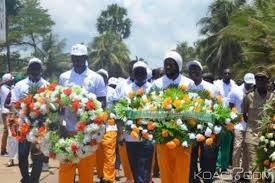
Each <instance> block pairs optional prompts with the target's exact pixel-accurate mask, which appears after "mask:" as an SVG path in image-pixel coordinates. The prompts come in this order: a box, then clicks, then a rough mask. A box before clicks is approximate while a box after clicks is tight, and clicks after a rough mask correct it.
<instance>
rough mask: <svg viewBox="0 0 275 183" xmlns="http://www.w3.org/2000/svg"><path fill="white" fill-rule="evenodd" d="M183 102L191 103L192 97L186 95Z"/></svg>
mask: <svg viewBox="0 0 275 183" xmlns="http://www.w3.org/2000/svg"><path fill="white" fill-rule="evenodd" d="M182 100H183V101H184V102H186V103H188V102H190V97H189V96H188V95H184V96H183V98H182Z"/></svg>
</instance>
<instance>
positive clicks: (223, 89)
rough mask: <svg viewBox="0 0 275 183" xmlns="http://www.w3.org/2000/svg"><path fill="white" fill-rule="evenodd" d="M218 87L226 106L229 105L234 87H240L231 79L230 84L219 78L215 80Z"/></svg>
mask: <svg viewBox="0 0 275 183" xmlns="http://www.w3.org/2000/svg"><path fill="white" fill-rule="evenodd" d="M214 85H215V87H216V89H217V94H218V95H221V96H222V98H223V103H224V105H225V106H229V97H230V93H231V91H232V88H233V87H238V86H237V85H236V84H235V82H234V81H233V80H230V83H229V84H225V83H224V82H223V80H217V81H215V82H214Z"/></svg>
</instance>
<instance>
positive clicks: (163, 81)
mask: <svg viewBox="0 0 275 183" xmlns="http://www.w3.org/2000/svg"><path fill="white" fill-rule="evenodd" d="M191 83H193V81H192V80H191V79H189V78H187V77H185V76H183V75H181V74H179V76H178V77H177V78H176V79H175V80H172V79H169V78H168V77H167V76H166V75H164V76H162V77H161V78H159V79H157V80H155V81H154V82H153V85H152V88H158V89H165V88H167V87H169V86H171V85H177V86H178V85H186V86H189V85H190V84H191Z"/></svg>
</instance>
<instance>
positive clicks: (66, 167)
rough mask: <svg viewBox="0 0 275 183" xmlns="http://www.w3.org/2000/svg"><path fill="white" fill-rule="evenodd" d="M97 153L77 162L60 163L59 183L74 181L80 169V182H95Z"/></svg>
mask: <svg viewBox="0 0 275 183" xmlns="http://www.w3.org/2000/svg"><path fill="white" fill-rule="evenodd" d="M95 158H96V156H95V153H94V154H92V155H90V156H88V157H86V158H84V159H82V160H80V161H79V162H78V163H77V164H74V163H60V167H59V177H58V182H59V183H74V179H75V171H76V169H78V179H79V181H78V182H79V183H93V182H94V180H93V178H94V173H93V166H94V164H95Z"/></svg>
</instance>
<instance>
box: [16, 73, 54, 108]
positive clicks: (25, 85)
mask: <svg viewBox="0 0 275 183" xmlns="http://www.w3.org/2000/svg"><path fill="white" fill-rule="evenodd" d="M48 84H49V83H48V82H47V81H46V80H44V79H43V78H41V79H40V80H39V81H38V82H36V83H34V82H32V81H31V80H30V79H29V78H28V77H27V78H25V79H23V80H21V81H19V82H18V83H16V84H15V86H14V88H13V89H12V90H11V103H15V102H17V101H18V100H20V99H22V98H24V97H25V95H27V94H28V92H29V89H30V88H31V87H36V86H37V87H41V86H46V85H48Z"/></svg>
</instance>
